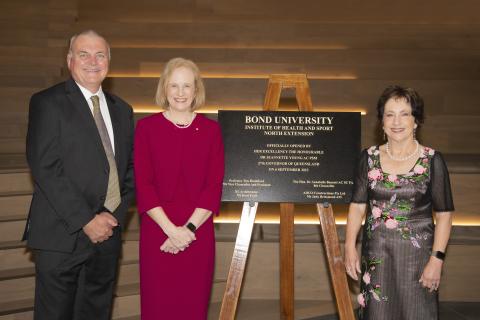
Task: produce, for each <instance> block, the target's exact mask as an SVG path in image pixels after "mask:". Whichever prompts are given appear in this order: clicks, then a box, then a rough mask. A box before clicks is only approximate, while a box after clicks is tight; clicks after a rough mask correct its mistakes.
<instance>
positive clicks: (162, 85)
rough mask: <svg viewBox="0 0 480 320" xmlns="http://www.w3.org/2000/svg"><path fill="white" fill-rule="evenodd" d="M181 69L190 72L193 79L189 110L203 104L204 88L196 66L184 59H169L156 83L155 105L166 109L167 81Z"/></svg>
mask: <svg viewBox="0 0 480 320" xmlns="http://www.w3.org/2000/svg"><path fill="white" fill-rule="evenodd" d="M181 67H184V68H187V69H189V70H191V71H192V72H193V76H194V79H195V83H194V85H195V98H194V99H193V101H192V105H191V110H192V111H193V110H196V109H198V108H200V107H201V106H203V105H204V103H205V86H204V85H203V81H202V78H201V77H200V70H199V69H198V67H197V65H196V64H195V63H194V62H193V61H191V60H188V59H184V58H173V59H170V60H169V61H168V62H167V64H166V65H165V68H164V69H163V72H162V75H161V76H160V80H159V81H158V86H157V93H156V94H155V103H156V104H157V105H158V106H160V107H162V108H164V109H168V100H167V86H168V81H169V80H170V77H171V76H172V73H173V71H175V70H176V69H178V68H181Z"/></svg>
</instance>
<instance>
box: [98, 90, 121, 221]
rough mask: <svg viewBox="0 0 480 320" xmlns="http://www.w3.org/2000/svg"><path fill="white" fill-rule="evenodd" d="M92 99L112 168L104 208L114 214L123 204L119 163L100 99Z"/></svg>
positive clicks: (104, 147) (99, 129)
mask: <svg viewBox="0 0 480 320" xmlns="http://www.w3.org/2000/svg"><path fill="white" fill-rule="evenodd" d="M90 99H91V100H92V102H93V119H95V124H96V125H97V129H98V133H99V134H100V137H101V139H102V144H103V149H105V154H106V155H107V159H108V165H109V166H110V170H109V175H108V188H107V196H106V198H105V204H104V207H105V208H107V209H108V210H110V212H114V211H115V209H117V207H118V206H119V205H120V202H121V197H120V186H119V184H118V172H117V163H116V162H115V155H114V154H113V148H112V143H111V142H110V138H109V136H108V131H107V126H106V125H105V121H103V117H102V113H101V112H100V99H99V98H98V96H96V95H95V96H92V97H91V98H90Z"/></svg>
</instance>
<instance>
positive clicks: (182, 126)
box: [164, 110, 195, 129]
mask: <svg viewBox="0 0 480 320" xmlns="http://www.w3.org/2000/svg"><path fill="white" fill-rule="evenodd" d="M167 112H168V117H167ZM164 116H165V118H166V119H167V120H168V121H170V122H171V123H173V125H174V126H175V127H177V128H179V129H186V128H188V127H190V125H191V124H192V123H193V119H195V113H194V112H192V119H190V122H189V123H187V124H185V125H180V124H177V123H175V122H174V121H173V120H171V119H170V118H171V116H170V112H169V110H167V111H165V113H164Z"/></svg>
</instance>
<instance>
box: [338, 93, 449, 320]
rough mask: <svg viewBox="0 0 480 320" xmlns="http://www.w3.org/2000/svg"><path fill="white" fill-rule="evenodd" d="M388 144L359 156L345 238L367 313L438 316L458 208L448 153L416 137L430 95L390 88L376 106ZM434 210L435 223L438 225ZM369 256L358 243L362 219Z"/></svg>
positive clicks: (362, 309) (401, 319) (402, 319)
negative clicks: (453, 214)
mask: <svg viewBox="0 0 480 320" xmlns="http://www.w3.org/2000/svg"><path fill="white" fill-rule="evenodd" d="M377 112H378V119H379V120H380V121H381V123H382V126H383V130H384V135H385V138H386V140H387V142H386V143H385V144H384V145H381V146H372V147H370V148H368V149H367V150H364V151H363V152H362V154H361V155H360V160H359V165H358V168H357V172H356V176H355V181H354V192H353V196H352V203H351V204H350V209H349V213H348V222H347V235H346V240H345V267H346V270H347V273H348V275H349V276H350V277H352V278H353V279H355V280H358V274H359V273H361V277H360V279H361V280H360V281H361V285H360V294H359V295H358V297H357V300H358V303H359V305H360V308H359V317H360V319H382V320H384V319H399V320H409V319H412V320H417V319H422V320H427V319H438V286H439V284H440V276H441V272H442V267H443V258H444V257H445V249H446V247H447V243H448V239H449V237H450V229H451V225H452V220H451V212H452V211H453V210H454V207H453V201H452V195H451V190H450V181H449V176H448V171H447V168H446V165H445V162H444V160H443V158H442V155H441V154H440V153H439V152H437V151H435V150H433V149H431V148H428V147H425V146H422V145H420V144H419V143H418V141H417V140H416V139H415V130H416V129H417V128H418V126H419V125H420V124H421V123H422V122H423V100H422V99H421V97H420V96H419V95H418V93H417V92H415V91H414V90H413V89H411V88H403V87H400V86H391V87H388V88H386V89H385V91H384V92H383V94H382V96H381V97H380V99H379V101H378V104H377ZM433 211H435V214H436V216H435V218H436V225H434V223H433ZM365 212H366V213H367V215H366V221H365V224H364V227H363V241H362V255H361V257H359V256H358V254H357V250H356V248H355V242H356V238H357V235H358V232H359V230H360V228H361V224H362V221H363V218H364V216H365Z"/></svg>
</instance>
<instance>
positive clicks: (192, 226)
mask: <svg viewBox="0 0 480 320" xmlns="http://www.w3.org/2000/svg"><path fill="white" fill-rule="evenodd" d="M186 227H187V229H188V230H190V231H192V232H193V233H195V231H197V227H195V225H194V224H193V223H191V222H189V223H187V225H186Z"/></svg>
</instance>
